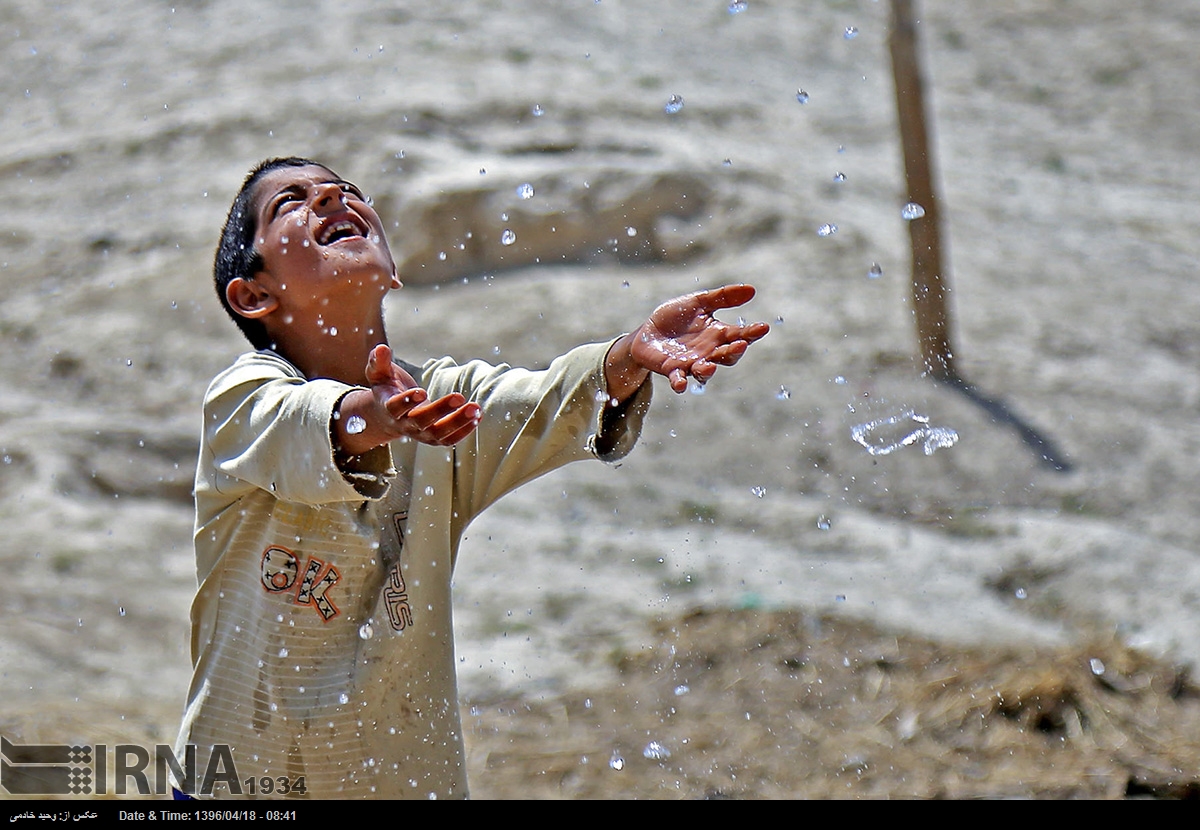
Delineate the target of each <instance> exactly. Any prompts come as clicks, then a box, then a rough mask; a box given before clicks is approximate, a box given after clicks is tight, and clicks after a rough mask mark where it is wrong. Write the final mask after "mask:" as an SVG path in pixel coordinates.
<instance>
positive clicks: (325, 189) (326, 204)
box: [313, 182, 346, 210]
mask: <svg viewBox="0 0 1200 830" xmlns="http://www.w3.org/2000/svg"><path fill="white" fill-rule="evenodd" d="M345 204H346V194H345V193H344V192H343V191H342V188H341V186H340V185H336V184H333V183H332V182H330V183H327V184H322V185H318V186H317V189H316V193H315V194H314V196H313V205H314V206H315V207H317V208H324V209H326V210H328V209H330V208H340V207H342V206H343V205H345Z"/></svg>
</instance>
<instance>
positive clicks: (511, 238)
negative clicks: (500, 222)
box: [500, 228, 517, 245]
mask: <svg viewBox="0 0 1200 830" xmlns="http://www.w3.org/2000/svg"><path fill="white" fill-rule="evenodd" d="M516 241H517V235H516V234H515V233H513V232H512V230H510V229H509V228H505V229H504V233H502V234H500V244H501V245H511V244H513V243H514V242H516Z"/></svg>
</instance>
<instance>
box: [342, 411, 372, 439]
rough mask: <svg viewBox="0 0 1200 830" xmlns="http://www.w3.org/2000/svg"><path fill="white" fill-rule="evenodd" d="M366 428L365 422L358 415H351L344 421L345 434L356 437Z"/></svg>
mask: <svg viewBox="0 0 1200 830" xmlns="http://www.w3.org/2000/svg"><path fill="white" fill-rule="evenodd" d="M366 428H367V421H366V419H365V418H363V417H362V416H360V415H351V416H350V417H349V418H347V419H346V432H348V433H350V434H351V435H358V434H359V433H360V432H362V431H364V430H365V429H366Z"/></svg>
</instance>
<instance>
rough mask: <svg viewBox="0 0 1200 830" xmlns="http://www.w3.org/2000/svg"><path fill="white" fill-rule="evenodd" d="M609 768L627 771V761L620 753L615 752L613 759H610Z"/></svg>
mask: <svg viewBox="0 0 1200 830" xmlns="http://www.w3.org/2000/svg"><path fill="white" fill-rule="evenodd" d="M608 766H609V767H610V768H612V769H614V770H616V771H617V772H620V771H621V770H623V769H625V759H624V758H622V757H621V755H620V753H617V752H614V753H613V754H612V757H611V758H609V759H608Z"/></svg>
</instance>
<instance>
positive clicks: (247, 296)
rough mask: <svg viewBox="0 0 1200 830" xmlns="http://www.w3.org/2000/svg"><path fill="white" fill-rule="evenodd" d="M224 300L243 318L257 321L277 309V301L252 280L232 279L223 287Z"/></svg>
mask: <svg viewBox="0 0 1200 830" xmlns="http://www.w3.org/2000/svg"><path fill="white" fill-rule="evenodd" d="M225 299H226V300H228V301H229V307H230V308H232V309H233V310H234V311H236V312H237V313H238V314H240V315H241V316H243V317H248V318H250V319H251V320H257V319H258V318H260V317H265V316H266V315H268V314H270V313H271V312H272V311H274V310H275V309H277V308H279V300H278V299H276V298H275V297H274V296H272V295H271V292H269V291H267V289H266V288H265V287H264V286H263V285H262V284H261V283H258V282H255V281H254V280H245V279H242V278H241V277H234V278H233V279H231V280H230V281H229V284H228V285H226V286H225Z"/></svg>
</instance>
